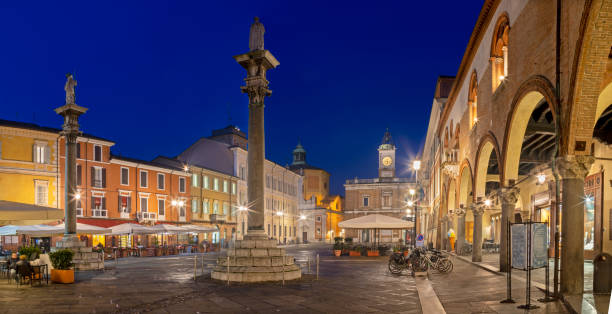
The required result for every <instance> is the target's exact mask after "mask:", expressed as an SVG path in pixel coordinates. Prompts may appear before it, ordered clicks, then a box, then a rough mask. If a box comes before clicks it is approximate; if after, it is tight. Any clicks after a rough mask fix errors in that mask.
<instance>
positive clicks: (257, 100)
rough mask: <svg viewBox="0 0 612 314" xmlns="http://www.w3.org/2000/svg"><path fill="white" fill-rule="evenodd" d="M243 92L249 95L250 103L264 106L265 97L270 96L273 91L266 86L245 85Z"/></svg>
mask: <svg viewBox="0 0 612 314" xmlns="http://www.w3.org/2000/svg"><path fill="white" fill-rule="evenodd" d="M242 92H243V93H246V94H247V95H248V96H249V105H251V106H263V105H264V98H265V97H266V96H270V94H271V91H270V90H269V89H267V88H266V87H265V86H256V85H255V86H243V87H242Z"/></svg>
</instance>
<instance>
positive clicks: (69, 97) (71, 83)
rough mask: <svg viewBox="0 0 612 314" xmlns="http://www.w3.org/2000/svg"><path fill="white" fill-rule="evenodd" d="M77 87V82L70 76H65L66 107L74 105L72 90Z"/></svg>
mask: <svg viewBox="0 0 612 314" xmlns="http://www.w3.org/2000/svg"><path fill="white" fill-rule="evenodd" d="M76 86H77V81H76V80H75V79H74V78H73V77H72V74H70V73H68V74H66V84H65V85H64V91H66V105H69V104H76V102H75V101H76V100H75V98H76V96H75V94H74V88H75V87H76Z"/></svg>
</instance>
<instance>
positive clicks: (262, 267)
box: [211, 230, 302, 282]
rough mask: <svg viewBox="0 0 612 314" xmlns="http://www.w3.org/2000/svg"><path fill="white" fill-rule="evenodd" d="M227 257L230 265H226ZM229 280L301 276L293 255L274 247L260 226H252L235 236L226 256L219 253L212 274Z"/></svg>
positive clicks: (240, 280) (291, 278) (274, 243)
mask: <svg viewBox="0 0 612 314" xmlns="http://www.w3.org/2000/svg"><path fill="white" fill-rule="evenodd" d="M228 257H229V267H228ZM228 277H229V281H231V282H265V281H281V280H294V279H299V278H301V277H302V271H301V269H300V267H299V266H298V265H296V264H295V259H294V258H293V256H288V255H286V253H285V249H282V248H277V247H276V240H270V239H268V236H267V235H266V234H265V232H264V231H263V230H261V231H260V230H251V231H249V233H248V234H247V235H246V236H244V240H237V241H236V242H235V247H234V248H230V249H228V251H227V256H223V257H219V258H218V259H217V265H216V266H215V268H214V269H213V271H212V273H211V278H212V279H216V280H222V281H227V280H228Z"/></svg>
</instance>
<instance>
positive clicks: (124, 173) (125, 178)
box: [121, 167, 130, 185]
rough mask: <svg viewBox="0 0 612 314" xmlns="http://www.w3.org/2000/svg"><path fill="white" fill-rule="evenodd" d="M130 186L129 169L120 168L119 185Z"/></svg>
mask: <svg viewBox="0 0 612 314" xmlns="http://www.w3.org/2000/svg"><path fill="white" fill-rule="evenodd" d="M129 184H130V169H128V168H124V167H121V185H129Z"/></svg>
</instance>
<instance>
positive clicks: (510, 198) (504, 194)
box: [501, 187, 520, 205]
mask: <svg viewBox="0 0 612 314" xmlns="http://www.w3.org/2000/svg"><path fill="white" fill-rule="evenodd" d="M519 193H520V189H519V188H517V187H511V188H502V190H501V201H502V203H504V204H512V205H514V204H516V202H517V201H518V197H519Z"/></svg>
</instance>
